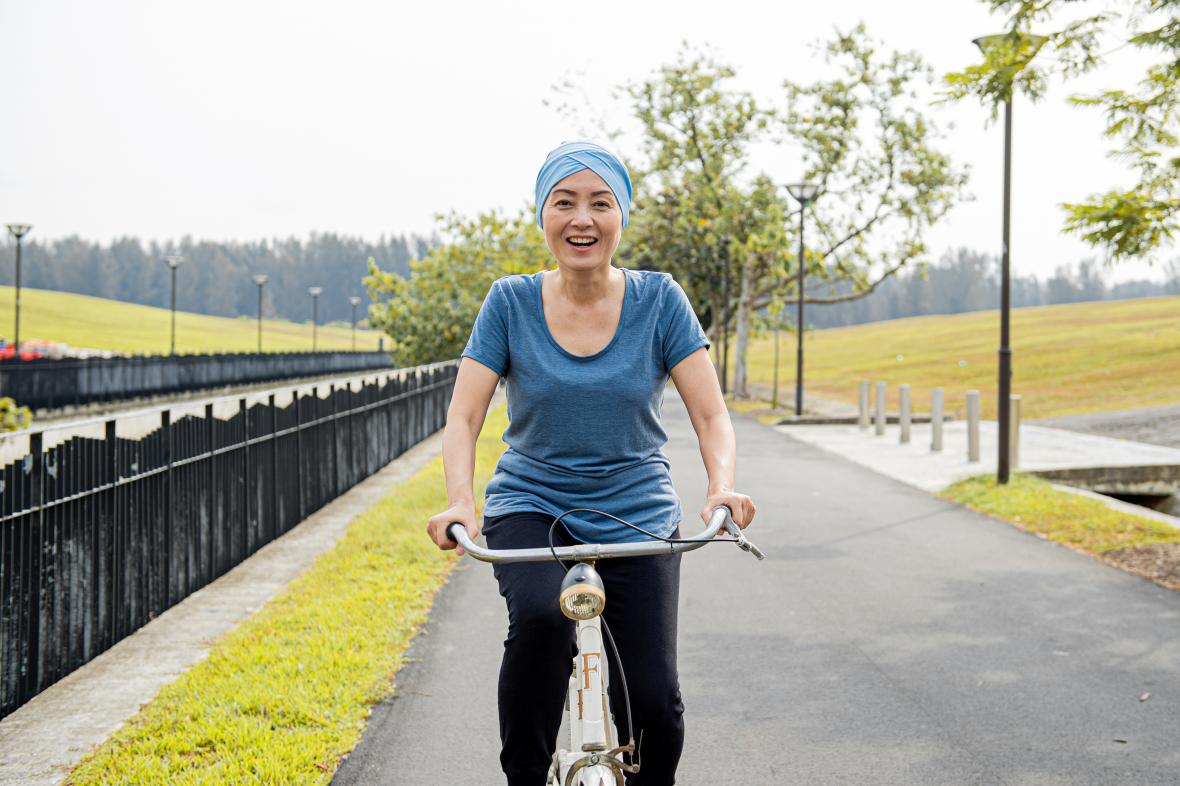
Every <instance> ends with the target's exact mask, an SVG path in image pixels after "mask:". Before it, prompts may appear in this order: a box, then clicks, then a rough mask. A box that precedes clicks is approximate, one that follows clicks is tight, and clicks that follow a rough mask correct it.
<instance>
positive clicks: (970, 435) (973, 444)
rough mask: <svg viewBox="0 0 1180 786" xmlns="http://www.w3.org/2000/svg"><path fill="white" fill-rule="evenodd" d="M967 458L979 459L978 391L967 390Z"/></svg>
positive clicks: (969, 459) (971, 459)
mask: <svg viewBox="0 0 1180 786" xmlns="http://www.w3.org/2000/svg"><path fill="white" fill-rule="evenodd" d="M967 460H968V461H979V391H978V390H968V391H967Z"/></svg>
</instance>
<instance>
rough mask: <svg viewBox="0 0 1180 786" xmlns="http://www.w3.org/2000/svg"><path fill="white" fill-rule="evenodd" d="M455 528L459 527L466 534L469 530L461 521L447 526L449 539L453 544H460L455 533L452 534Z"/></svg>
mask: <svg viewBox="0 0 1180 786" xmlns="http://www.w3.org/2000/svg"><path fill="white" fill-rule="evenodd" d="M455 527H458V528H459V529H460V530H462V531H464V532H465V531H466V530H467V528H466V527H465V526H463V522H461V521H452V522H451V523H450V524H448V525H447V537H448V538H450V540H451V543H458V542H459V539H458V538H457V537H455V535H454V533H453V532H452V530H454V529H455Z"/></svg>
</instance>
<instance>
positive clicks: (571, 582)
mask: <svg viewBox="0 0 1180 786" xmlns="http://www.w3.org/2000/svg"><path fill="white" fill-rule="evenodd" d="M558 605H560V606H561V613H562V614H564V615H565V616H567V617H569V618H570V619H572V620H591V619H594V618H595V617H597V616H598V615H599V614H601V613H602V610H603V608H605V606H606V589H605V588H604V587H603V586H602V577H601V576H599V575H598V571H596V570H595V569H594V566H593V565H590V564H589V563H586V562H579V563H577V564H576V565H574V566H573V567H572V568H570V569H569V572H568V573H566V574H565V578H564V579H562V582H561V599H560V601H559V604H558Z"/></svg>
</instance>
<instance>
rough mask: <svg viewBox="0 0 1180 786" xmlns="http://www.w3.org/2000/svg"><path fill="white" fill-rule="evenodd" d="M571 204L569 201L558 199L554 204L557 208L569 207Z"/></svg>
mask: <svg viewBox="0 0 1180 786" xmlns="http://www.w3.org/2000/svg"><path fill="white" fill-rule="evenodd" d="M569 203H570V201H569V200H568V199H558V200H556V201H555V202H554V203H553V205H554V206H555V207H560V206H562V205H568V204H569Z"/></svg>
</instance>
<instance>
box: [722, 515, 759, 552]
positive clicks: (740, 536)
mask: <svg viewBox="0 0 1180 786" xmlns="http://www.w3.org/2000/svg"><path fill="white" fill-rule="evenodd" d="M725 531H726V532H728V533H729V534H730V535H733V537H734V540H736V541H737V545H738V548H739V549H741V550H742V551H748V552H750V553H751V554H753V555H754V556H755V557H757V558H758V559H766V555H765V554H763V553H762V549H760V548H758V547H757V546H755V545H754V544H753V543H751V542H750V541H749V540H748V539H747V538H746V534H745V533H744V532H743V531H742V528H741V527H739V526H738V525H737V524H736V523H735V522H734V520H733V518H732V517H730V516H726V517H725Z"/></svg>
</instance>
